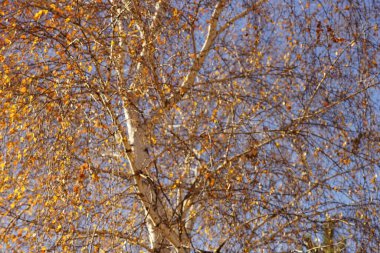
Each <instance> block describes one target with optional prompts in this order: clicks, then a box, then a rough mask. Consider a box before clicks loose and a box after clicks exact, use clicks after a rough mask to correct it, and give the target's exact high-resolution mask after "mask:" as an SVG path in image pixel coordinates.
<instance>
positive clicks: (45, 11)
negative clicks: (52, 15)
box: [33, 10, 48, 21]
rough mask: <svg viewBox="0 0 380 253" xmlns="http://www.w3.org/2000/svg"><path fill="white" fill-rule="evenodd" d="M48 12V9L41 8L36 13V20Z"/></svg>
mask: <svg viewBox="0 0 380 253" xmlns="http://www.w3.org/2000/svg"><path fill="white" fill-rule="evenodd" d="M47 13H48V10H40V11H39V12H37V13H36V14H34V17H33V18H34V20H36V21H37V20H39V19H40V17H41V16H42V15H45V14H47Z"/></svg>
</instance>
